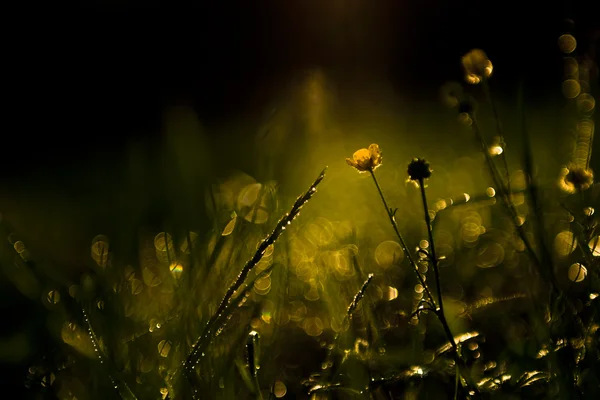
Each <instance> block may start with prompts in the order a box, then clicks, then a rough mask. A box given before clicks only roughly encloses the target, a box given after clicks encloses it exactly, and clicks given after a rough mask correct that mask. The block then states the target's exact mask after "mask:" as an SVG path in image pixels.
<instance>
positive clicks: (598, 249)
mask: <svg viewBox="0 0 600 400" xmlns="http://www.w3.org/2000/svg"><path fill="white" fill-rule="evenodd" d="M588 247H589V248H590V252H591V253H592V256H594V257H600V235H596V236H594V237H593V238H592V239H591V240H590V242H589V243H588Z"/></svg>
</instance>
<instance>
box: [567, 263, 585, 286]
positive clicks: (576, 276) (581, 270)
mask: <svg viewBox="0 0 600 400" xmlns="http://www.w3.org/2000/svg"><path fill="white" fill-rule="evenodd" d="M568 275H569V280H570V281H571V282H581V281H583V280H584V279H585V277H586V276H587V268H586V267H584V266H583V265H581V264H580V263H575V264H572V265H571V266H570V267H569V272H568Z"/></svg>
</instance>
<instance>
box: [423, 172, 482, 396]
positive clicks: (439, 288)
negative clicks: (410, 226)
mask: <svg viewBox="0 0 600 400" xmlns="http://www.w3.org/2000/svg"><path fill="white" fill-rule="evenodd" d="M419 188H420V190H421V200H422V201H423V211H424V213H425V224H426V225H427V235H428V237H429V260H430V261H431V264H432V265H433V274H434V276H435V285H436V287H437V295H438V304H439V307H438V308H436V310H435V315H436V316H437V317H438V319H439V320H440V323H441V324H442V326H443V328H444V333H445V334H446V336H447V338H448V341H449V342H450V344H451V345H452V349H453V350H454V361H455V363H456V374H457V375H456V377H457V379H458V376H459V369H460V368H459V364H460V366H462V368H463V369H464V370H465V379H466V381H467V386H468V387H469V389H470V390H473V391H474V392H477V386H475V385H474V384H473V383H472V382H471V379H470V378H469V375H468V371H466V363H465V362H464V360H463V359H462V357H461V355H460V353H459V350H458V345H457V344H456V340H454V335H453V334H452V331H451V330H450V326H449V325H448V321H447V320H446V315H445V314H444V300H443V298H442V285H441V281H440V270H439V266H438V258H437V255H436V253H435V242H434V241H433V230H432V228H431V217H430V216H429V207H428V206H427V195H426V194H425V182H424V181H423V179H422V178H421V179H419ZM456 390H458V387H457V388H456Z"/></svg>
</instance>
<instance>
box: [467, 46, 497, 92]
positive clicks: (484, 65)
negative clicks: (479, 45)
mask: <svg viewBox="0 0 600 400" xmlns="http://www.w3.org/2000/svg"><path fill="white" fill-rule="evenodd" d="M461 62H462V65H463V68H464V70H465V80H466V81H467V83H471V84H473V85H476V84H478V83H479V82H481V81H482V80H483V79H486V78H489V77H490V76H491V75H492V71H493V69H494V67H493V66H492V62H491V61H490V60H489V59H488V57H487V55H486V54H485V53H484V51H483V50H480V49H473V50H471V51H470V52H468V53H467V54H465V55H464V56H463V57H462V59H461Z"/></svg>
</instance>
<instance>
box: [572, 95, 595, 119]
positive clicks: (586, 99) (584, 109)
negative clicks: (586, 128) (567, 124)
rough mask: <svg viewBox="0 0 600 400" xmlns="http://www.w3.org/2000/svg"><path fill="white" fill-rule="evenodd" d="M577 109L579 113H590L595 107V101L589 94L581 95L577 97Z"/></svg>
mask: <svg viewBox="0 0 600 400" xmlns="http://www.w3.org/2000/svg"><path fill="white" fill-rule="evenodd" d="M576 102H577V108H578V109H579V112H580V113H584V114H586V113H590V112H592V111H593V110H594V108H595V107H596V100H595V99H594V97H593V96H592V95H591V94H589V93H581V94H580V95H579V96H577V101H576Z"/></svg>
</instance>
